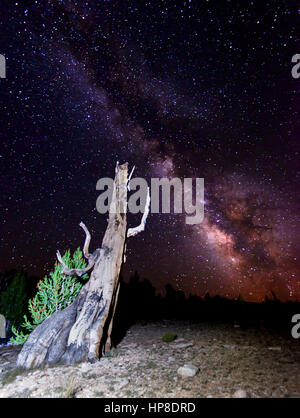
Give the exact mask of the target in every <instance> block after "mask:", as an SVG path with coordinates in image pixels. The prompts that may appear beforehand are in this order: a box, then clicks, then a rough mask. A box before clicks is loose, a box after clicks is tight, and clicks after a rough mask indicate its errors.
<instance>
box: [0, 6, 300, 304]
mask: <svg viewBox="0 0 300 418" xmlns="http://www.w3.org/2000/svg"><path fill="white" fill-rule="evenodd" d="M298 9H299V7H298V4H297V2H296V1H243V2H240V1H229V0H228V1H222V0H218V1H209V0H207V1H196V0H191V1H178V2H176V1H174V0H170V1H162V0H161V1H145V2H144V1H131V2H127V1H123V0H122V1H121V0H119V1H105V0H102V1H100V0H99V1H80V0H78V1H71V0H70V1H63V0H61V1H32V2H27V1H21V0H20V1H18V2H15V1H4V2H2V1H1V5H0V10H1V16H0V53H1V54H3V55H4V56H5V57H6V60H7V78H6V79H0V92H1V114H0V126H1V129H0V140H1V150H0V157H1V158H0V163H1V165H0V167H1V168H0V170H1V207H0V217H1V235H0V237H1V257H0V269H1V271H5V270H8V269H11V268H24V269H26V270H27V271H28V272H29V273H30V274H35V275H44V274H46V273H47V272H49V271H50V270H51V268H52V267H53V264H54V262H55V253H56V250H57V249H59V250H60V251H61V252H63V251H65V250H66V249H68V248H71V249H72V250H74V249H75V248H77V247H78V246H81V247H82V244H83V240H84V234H83V231H82V230H81V229H80V228H79V226H78V224H79V222H80V221H83V222H84V223H85V224H86V225H87V227H88V228H89V230H90V231H91V234H92V241H91V247H92V250H93V249H95V248H97V247H99V246H100V245H101V240H102V237H103V234H104V231H105V227H106V225H107V222H106V219H107V216H105V215H101V214H99V213H98V212H97V211H96V199H97V197H98V195H99V192H98V191H96V183H97V180H98V179H99V178H101V177H113V175H114V167H115V164H116V161H119V162H120V163H123V162H126V161H128V162H129V164H130V167H132V166H133V165H135V166H136V170H135V174H134V176H138V177H144V178H145V179H146V180H147V181H148V182H150V179H151V177H180V178H184V177H193V178H194V177H204V182H205V208H204V210H205V217H204V221H203V222H202V223H201V224H199V225H186V224H185V214H183V215H178V214H150V216H149V218H148V221H147V225H146V231H145V232H144V233H142V234H139V235H138V236H137V237H134V238H131V239H130V240H129V241H128V244H127V261H126V265H125V268H124V276H125V277H128V276H129V274H130V273H132V272H134V271H135V270H137V271H138V272H139V274H140V276H141V277H147V278H148V279H149V280H151V282H152V284H153V285H154V286H155V287H156V288H157V290H158V291H161V290H162V289H163V288H164V286H165V284H166V283H171V284H172V285H173V286H174V288H175V289H180V290H184V291H185V292H186V294H188V293H190V292H192V293H194V294H197V295H203V294H205V293H206V292H210V293H211V294H219V295H221V296H226V297H230V298H236V297H238V296H239V295H242V297H243V298H244V299H246V300H249V301H262V300H264V298H265V297H266V296H268V297H272V294H273V295H276V297H278V298H280V299H281V300H300V277H299V272H300V257H299V253H300V240H299V227H300V211H299V209H300V198H299V168H300V164H299V151H300V146H299V140H300V137H299V135H300V134H299V132H300V130H299V128H300V119H299V110H300V95H299V93H300V79H298V80H297V79H294V78H293V77H292V75H291V68H292V66H293V64H291V59H292V56H293V55H294V54H296V53H300V31H299V28H300V11H299V10H298ZM140 217H141V215H140V214H139V215H134V216H133V215H129V216H128V222H129V226H136V225H137V224H138V223H139V221H140Z"/></svg>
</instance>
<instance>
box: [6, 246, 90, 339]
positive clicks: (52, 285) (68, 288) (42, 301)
mask: <svg viewBox="0 0 300 418" xmlns="http://www.w3.org/2000/svg"><path fill="white" fill-rule="evenodd" d="M62 259H63V261H64V262H65V264H66V265H67V266H68V267H69V268H78V269H82V268H84V267H86V262H85V260H84V259H83V257H82V252H81V250H80V248H77V250H76V251H75V252H74V254H73V257H72V258H71V255H70V250H68V251H66V252H65V254H64V256H63V257H62ZM82 278H83V279H87V278H88V275H87V274H85V275H84V276H83V277H82ZM82 286H83V284H82V283H81V282H80V281H79V279H78V277H77V276H65V275H64V274H62V266H61V264H59V263H55V266H54V271H53V272H51V273H50V274H49V277H47V276H45V277H44V279H43V280H40V281H39V283H38V284H37V288H38V291H37V293H36V295H35V296H34V297H33V298H32V299H30V300H29V302H28V311H29V313H30V315H31V320H29V319H28V318H27V315H24V322H23V324H22V325H21V328H23V329H24V332H25V333H24V332H23V330H21V329H20V328H18V327H17V326H16V325H14V326H12V331H13V333H14V334H15V336H16V337H15V338H11V339H10V341H11V342H12V343H14V344H24V343H25V341H26V340H27V338H28V336H29V334H30V333H31V332H32V331H33V330H34V329H35V328H36V327H37V326H38V325H39V324H40V323H42V322H43V321H44V320H45V319H46V318H48V316H50V315H52V314H53V313H54V312H56V311H59V310H62V309H64V308H66V307H67V306H69V305H70V304H71V303H72V302H73V301H74V299H75V297H76V296H77V295H78V293H79V292H80V290H81V288H82Z"/></svg>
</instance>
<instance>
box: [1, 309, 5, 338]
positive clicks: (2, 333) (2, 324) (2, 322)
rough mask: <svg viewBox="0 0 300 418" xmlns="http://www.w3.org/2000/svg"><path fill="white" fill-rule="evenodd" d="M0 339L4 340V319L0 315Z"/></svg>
mask: <svg viewBox="0 0 300 418" xmlns="http://www.w3.org/2000/svg"><path fill="white" fill-rule="evenodd" d="M0 338H6V319H5V316H4V315H2V314H0Z"/></svg>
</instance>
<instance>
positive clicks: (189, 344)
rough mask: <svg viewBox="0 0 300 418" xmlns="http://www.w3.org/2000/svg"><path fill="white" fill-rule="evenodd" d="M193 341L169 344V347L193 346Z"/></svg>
mask: <svg viewBox="0 0 300 418" xmlns="http://www.w3.org/2000/svg"><path fill="white" fill-rule="evenodd" d="M193 345H194V344H193V343H185V344H172V345H170V347H172V348H188V347H193Z"/></svg>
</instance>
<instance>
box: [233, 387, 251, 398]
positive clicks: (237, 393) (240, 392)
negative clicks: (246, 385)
mask: <svg viewBox="0 0 300 418" xmlns="http://www.w3.org/2000/svg"><path fill="white" fill-rule="evenodd" d="M232 397H233V398H249V395H248V393H247V392H246V391H245V390H243V389H238V390H236V391H235V392H234V394H233V395H232Z"/></svg>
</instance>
